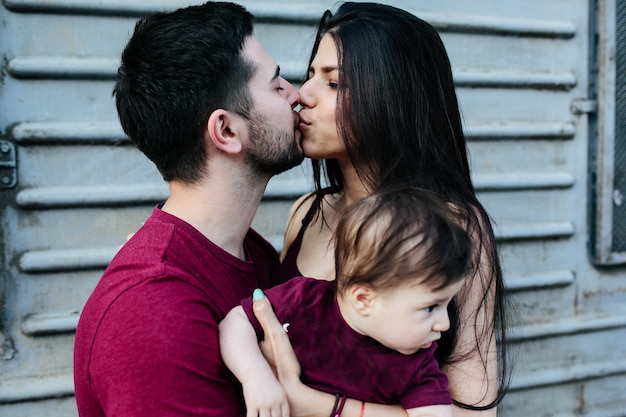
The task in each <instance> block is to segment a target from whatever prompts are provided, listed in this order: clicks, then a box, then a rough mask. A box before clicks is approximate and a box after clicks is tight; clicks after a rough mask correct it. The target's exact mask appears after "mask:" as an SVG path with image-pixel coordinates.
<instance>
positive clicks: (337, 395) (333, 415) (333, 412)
mask: <svg viewBox="0 0 626 417" xmlns="http://www.w3.org/2000/svg"><path fill="white" fill-rule="evenodd" d="M339 397H340V395H339V394H335V405H333V409H332V410H330V416H329V417H335V413H337V405H339Z"/></svg>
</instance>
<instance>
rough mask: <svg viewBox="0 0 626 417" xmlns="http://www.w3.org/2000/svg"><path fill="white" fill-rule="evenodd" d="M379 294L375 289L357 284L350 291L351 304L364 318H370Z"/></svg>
mask: <svg viewBox="0 0 626 417" xmlns="http://www.w3.org/2000/svg"><path fill="white" fill-rule="evenodd" d="M377 295H378V294H377V292H376V290H375V289H373V288H371V287H369V286H367V285H360V284H356V285H353V286H352V287H350V289H349V290H348V297H349V300H350V303H351V304H352V306H353V307H354V309H355V310H356V311H358V312H359V313H360V314H362V315H364V316H369V315H370V314H371V311H372V309H373V308H374V304H375V303H376V296H377Z"/></svg>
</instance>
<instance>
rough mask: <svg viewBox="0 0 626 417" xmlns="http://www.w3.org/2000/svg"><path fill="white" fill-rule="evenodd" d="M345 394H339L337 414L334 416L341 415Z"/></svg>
mask: <svg viewBox="0 0 626 417" xmlns="http://www.w3.org/2000/svg"><path fill="white" fill-rule="evenodd" d="M346 400H347V398H346V396H345V395H342V396H341V403H340V404H339V409H338V410H337V414H335V416H334V417H341V412H342V411H343V406H344V405H346Z"/></svg>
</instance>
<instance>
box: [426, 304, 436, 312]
mask: <svg viewBox="0 0 626 417" xmlns="http://www.w3.org/2000/svg"><path fill="white" fill-rule="evenodd" d="M436 307H437V305H436V304H435V305H432V306H428V307H426V308H425V309H424V310H425V311H426V312H427V313H432V312H433V311H435V308H436Z"/></svg>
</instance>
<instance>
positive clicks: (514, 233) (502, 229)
mask: <svg viewBox="0 0 626 417" xmlns="http://www.w3.org/2000/svg"><path fill="white" fill-rule="evenodd" d="M575 231H576V227H575V226H574V223H572V222H571V221H568V220H554V221H545V222H538V221H529V222H524V223H513V222H511V223H501V224H498V227H497V228H496V230H495V234H496V238H498V240H501V241H516V240H534V239H550V238H551V239H555V238H569V237H571V236H572V235H573V234H574V233H575Z"/></svg>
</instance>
